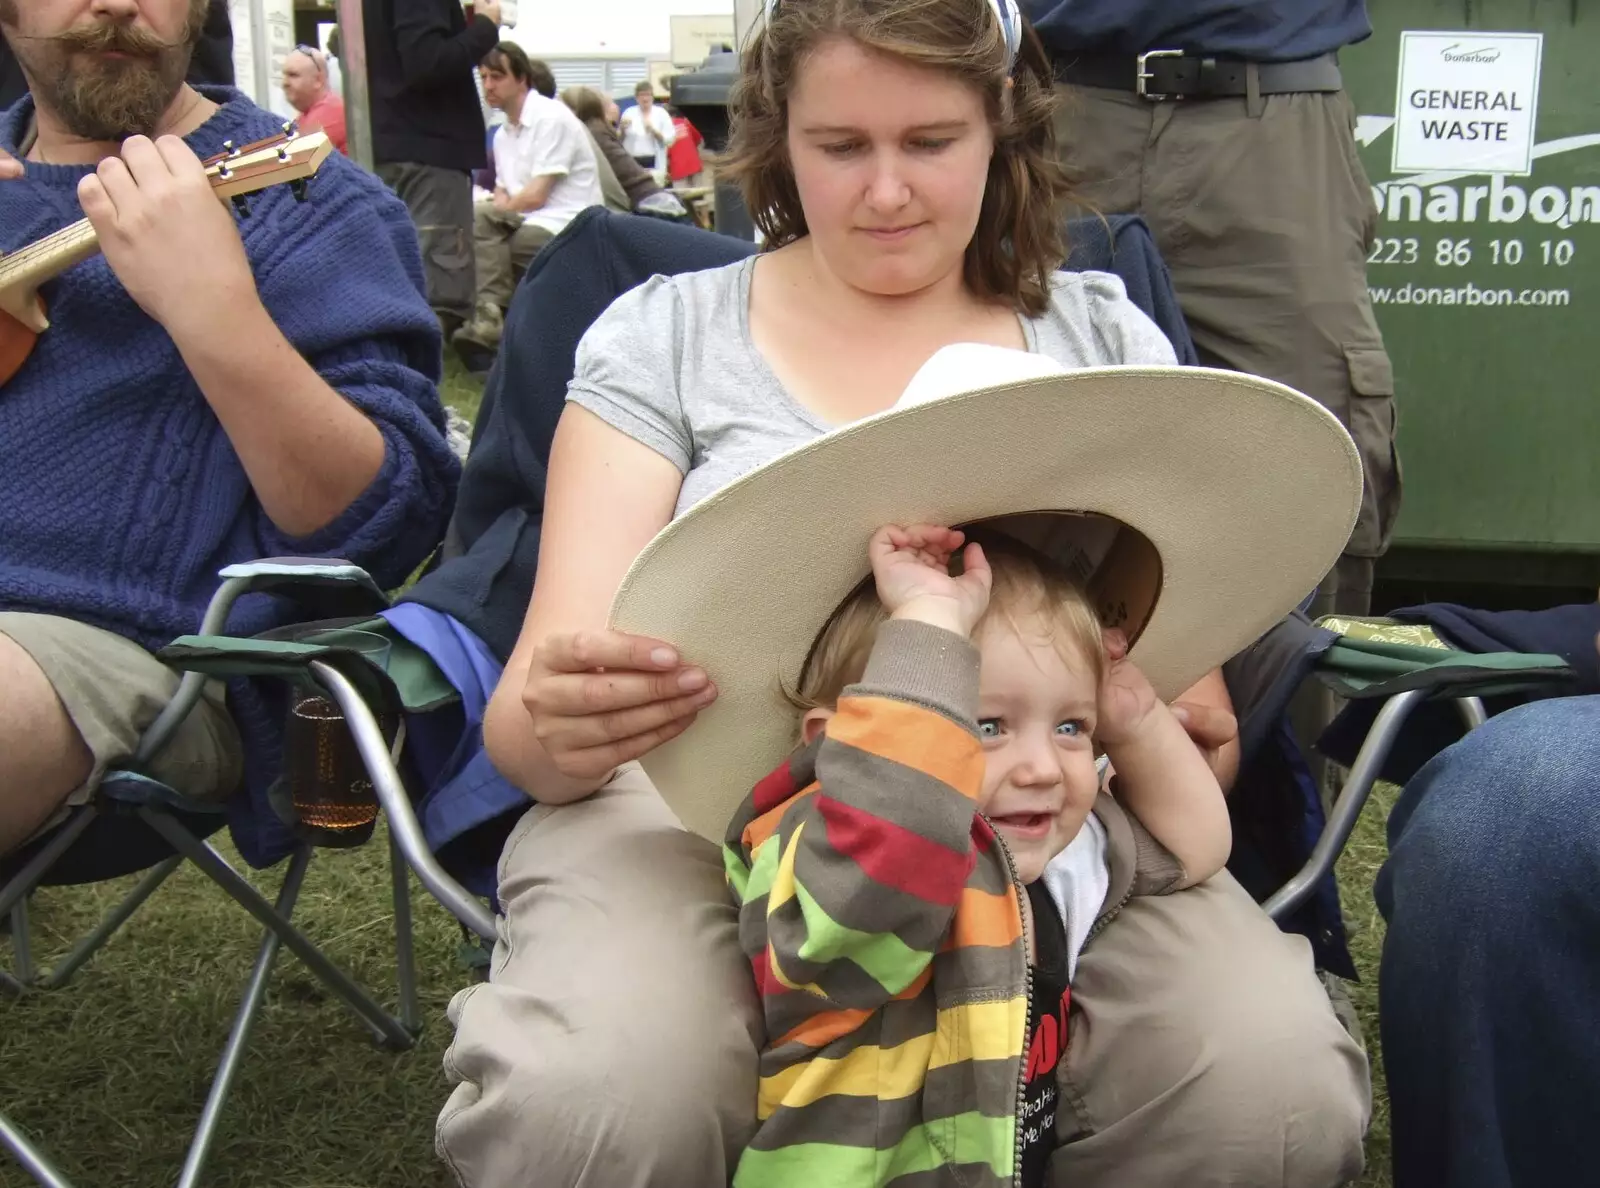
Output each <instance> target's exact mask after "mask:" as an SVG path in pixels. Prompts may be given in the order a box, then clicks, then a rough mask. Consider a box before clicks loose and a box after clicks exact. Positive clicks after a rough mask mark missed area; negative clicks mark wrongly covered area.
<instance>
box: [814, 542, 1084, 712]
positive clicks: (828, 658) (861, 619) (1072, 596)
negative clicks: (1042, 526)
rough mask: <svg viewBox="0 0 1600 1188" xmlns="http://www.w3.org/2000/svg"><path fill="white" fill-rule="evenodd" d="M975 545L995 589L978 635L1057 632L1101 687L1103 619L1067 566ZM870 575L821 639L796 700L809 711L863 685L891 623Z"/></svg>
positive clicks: (1058, 641)
mask: <svg viewBox="0 0 1600 1188" xmlns="http://www.w3.org/2000/svg"><path fill="white" fill-rule="evenodd" d="M967 539H968V540H976V541H977V542H978V543H979V544H981V545H982V546H983V553H984V556H985V557H986V558H988V561H989V569H990V571H991V572H992V573H993V575H994V583H993V586H992V588H991V590H990V594H989V606H988V609H987V610H985V611H984V613H983V617H982V618H981V619H980V620H979V621H978V625H977V627H976V628H974V630H973V635H974V636H976V635H977V634H978V632H979V631H981V630H982V629H983V626H984V624H986V623H988V622H989V621H990V620H992V619H993V618H994V617H995V616H996V615H1000V616H1003V617H1004V619H1005V621H1006V623H1007V624H1008V625H1009V626H1010V627H1011V628H1012V629H1013V630H1015V631H1019V632H1020V631H1021V630H1022V625H1021V624H1022V620H1024V619H1028V618H1035V617H1037V618H1039V619H1042V620H1043V621H1044V622H1045V623H1046V624H1047V625H1048V626H1049V628H1050V642H1051V643H1052V644H1054V645H1055V648H1056V650H1057V651H1058V652H1059V653H1060V655H1061V657H1062V658H1063V659H1064V660H1066V661H1067V663H1069V664H1074V665H1076V664H1085V663H1086V664H1088V666H1089V668H1090V670H1091V672H1092V674H1093V676H1094V683H1095V687H1096V688H1098V687H1099V685H1100V682H1101V680H1102V679H1103V678H1104V677H1105V670H1106V649H1105V641H1104V639H1103V638H1102V637H1101V634H1100V617H1099V616H1098V615H1097V614H1096V613H1095V610H1094V607H1093V606H1092V605H1090V602H1089V599H1088V595H1087V594H1085V593H1084V590H1083V588H1082V587H1081V586H1079V585H1078V584H1077V583H1076V582H1074V581H1073V580H1072V578H1071V577H1070V576H1068V574H1067V572H1066V571H1065V570H1064V569H1062V568H1061V567H1059V566H1057V565H1055V564H1053V563H1052V562H1051V561H1050V560H1049V558H1047V557H1046V556H1045V555H1044V554H1043V553H1040V552H1038V551H1036V550H1034V549H1031V548H1029V547H1028V546H1027V545H1024V544H1022V543H1021V542H1019V541H1016V540H1013V539H1012V538H1011V537H1008V536H1005V535H1002V534H998V533H995V532H977V531H968V532H967ZM888 617H889V616H888V612H887V611H885V610H884V608H883V604H882V603H881V602H879V601H878V591H877V587H876V585H875V584H874V582H873V580H872V578H871V577H870V576H869V577H868V578H867V579H866V580H865V581H863V582H862V583H861V585H859V586H857V587H856V588H855V590H854V591H852V592H851V594H850V596H849V597H848V598H846V599H845V600H844V602H842V603H841V604H840V605H839V609H838V610H836V611H834V612H833V616H832V618H830V619H829V620H828V622H827V624H826V625H825V626H824V627H823V628H822V630H821V631H820V632H819V633H818V634H817V638H816V640H815V641H814V642H813V643H812V645H811V651H810V653H809V654H808V655H807V657H806V662H805V665H804V667H803V668H802V669H801V671H800V680H799V682H798V684H797V685H796V686H795V688H794V689H793V691H791V692H790V693H789V700H790V702H791V703H792V704H793V705H794V706H795V707H796V708H797V709H799V710H801V711H802V712H804V711H806V710H813V709H832V708H834V706H835V705H837V704H838V701H839V695H840V694H841V693H843V692H844V690H845V686H847V685H850V684H852V683H854V682H855V681H858V680H860V679H861V674H862V673H863V672H865V671H866V668H867V657H868V656H869V655H870V654H871V652H872V643H873V640H874V639H875V638H876V637H877V632H878V626H879V624H881V623H883V622H884V620H886V619H887V618H888Z"/></svg>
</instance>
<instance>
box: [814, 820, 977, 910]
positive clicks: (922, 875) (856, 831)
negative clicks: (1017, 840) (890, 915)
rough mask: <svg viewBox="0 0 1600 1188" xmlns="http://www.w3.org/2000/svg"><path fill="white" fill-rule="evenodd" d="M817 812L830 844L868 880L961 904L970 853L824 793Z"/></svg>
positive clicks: (949, 904) (948, 903) (947, 903)
mask: <svg viewBox="0 0 1600 1188" xmlns="http://www.w3.org/2000/svg"><path fill="white" fill-rule="evenodd" d="M817 811H818V812H819V813H821V814H822V819H823V821H824V822H825V823H826V824H827V827H828V844H829V845H830V846H832V847H833V848H834V849H835V850H836V851H838V852H839V853H840V854H843V855H844V856H845V857H847V858H849V859H850V860H851V861H853V862H854V863H855V864H856V865H857V866H859V867H860V868H861V870H862V872H863V873H864V874H865V875H866V876H867V877H868V878H869V879H872V880H873V881H874V882H877V883H881V884H882V885H883V886H885V887H893V888H894V889H895V890H897V891H904V892H905V893H906V894H907V895H914V896H916V897H917V898H918V899H921V900H924V901H926V902H928V903H937V904H941V905H943V906H946V907H954V906H955V905H956V903H957V902H959V901H960V899H961V889H962V888H963V887H965V886H966V883H967V876H968V875H969V874H971V873H972V863H973V855H972V854H971V853H968V852H963V851H957V850H952V849H950V848H949V847H947V846H941V845H940V844H939V843H938V842H932V841H929V840H928V839H927V838H925V837H921V836H919V835H917V834H915V833H912V832H911V831H910V830H909V829H903V828H901V827H900V826H899V825H896V824H895V823H894V822H893V821H885V820H884V819H883V818H882V817H877V816H873V815H872V814H871V813H867V812H863V811H862V810H860V809H857V808H852V807H851V806H850V805H848V804H844V803H841V802H840V801H837V800H834V799H832V798H831V797H829V796H828V795H827V794H826V793H824V794H822V795H820V796H818V797H817Z"/></svg>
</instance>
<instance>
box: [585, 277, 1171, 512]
mask: <svg viewBox="0 0 1600 1188" xmlns="http://www.w3.org/2000/svg"><path fill="white" fill-rule="evenodd" d="M754 268H755V258H754V257H751V258H749V259H746V260H741V261H739V262H738V263H735V264H729V265H726V266H725V267H722V268H712V269H708V270H707V271H705V272H689V273H682V274H680V275H678V276H671V277H666V276H655V277H651V278H650V279H649V280H647V281H646V282H645V283H644V284H642V285H640V286H639V287H638V288H637V289H634V290H632V291H631V292H628V293H624V294H623V295H622V296H621V297H618V298H617V300H616V301H615V302H614V303H613V304H612V305H611V308H610V309H608V310H606V312H605V313H603V314H601V315H600V317H599V318H597V319H596V320H595V323H594V325H592V326H591V327H589V331H588V333H586V334H585V335H584V336H583V341H582V342H580V343H579V344H578V357H577V366H576V368H575V371H574V374H573V378H572V383H571V385H570V386H569V387H568V388H567V399H568V400H571V401H573V402H574V403H576V404H580V405H582V406H583V407H584V408H586V409H588V410H589V411H590V412H592V413H594V414H595V415H596V416H598V417H599V418H600V419H601V420H603V421H605V422H606V423H607V424H608V425H611V426H613V427H615V428H617V429H620V430H621V431H622V432H623V433H626V434H627V435H628V436H629V437H631V438H633V439H634V440H635V441H638V442H640V443H641V444H643V445H647V446H649V447H650V448H651V449H652V450H655V451H656V453H658V454H660V455H661V456H662V457H664V458H666V459H667V460H668V461H669V462H671V463H672V464H673V465H674V466H676V467H677V468H678V469H679V470H680V471H681V472H682V473H683V488H682V490H681V491H680V492H679V493H678V506H677V509H676V511H675V512H674V515H677V516H681V515H682V514H683V513H684V511H686V510H687V509H688V508H690V507H692V506H693V505H694V504H696V503H698V502H699V501H700V500H702V499H704V498H705V497H706V496H707V495H710V494H712V493H714V492H716V491H718V490H721V489H722V488H723V487H725V486H727V485H728V484H729V483H731V482H733V480H734V479H736V478H739V477H740V476H741V475H743V474H745V473H747V472H748V471H750V470H753V469H754V468H755V467H757V466H759V465H761V464H762V463H763V462H767V461H769V460H771V459H772V458H775V457H777V456H778V455H779V454H781V453H783V452H784V451H785V450H788V449H792V448H793V447H795V446H797V445H803V444H804V443H805V442H807V441H810V440H811V439H812V438H814V437H817V436H819V435H821V434H823V433H826V432H827V431H828V429H829V428H830V426H829V425H828V424H827V423H826V422H824V421H823V420H822V419H821V418H820V417H818V416H817V415H816V414H815V413H814V412H812V411H811V410H810V409H808V408H807V407H806V406H805V405H803V404H801V403H800V402H799V401H798V400H796V399H794V398H793V397H792V396H790V395H789V393H788V392H787V391H786V390H785V389H784V387H783V385H782V384H781V383H779V382H778V377H777V376H776V375H774V374H773V371H772V369H771V368H770V367H769V366H767V361H766V359H764V358H763V357H762V355H761V352H760V351H758V350H757V349H756V347H755V343H754V342H752V341H751V338H750V318H749V310H750V276H751V273H752V271H753V270H754ZM1051 288H1052V292H1051V299H1050V308H1049V309H1048V310H1047V311H1046V312H1045V313H1044V315H1043V316H1042V317H1038V318H1024V319H1022V330H1023V334H1024V336H1025V337H1026V339H1027V343H1028V349H1029V350H1030V351H1035V352H1038V353H1039V354H1043V355H1048V356H1049V357H1050V358H1052V359H1054V360H1055V361H1056V362H1058V363H1060V364H1062V365H1063V366H1064V367H1107V366H1113V365H1116V364H1125V363H1132V364H1138V363H1147V364H1167V365H1171V364H1174V363H1176V362H1177V358H1176V356H1175V355H1174V354H1173V350H1172V344H1171V343H1170V342H1168V341H1167V338H1166V336H1165V335H1164V334H1162V333H1161V331H1160V330H1159V329H1157V328H1156V324H1155V323H1154V322H1152V321H1151V320H1150V319H1149V318H1148V317H1146V316H1145V315H1144V313H1143V312H1142V311H1141V310H1140V309H1139V308H1138V307H1137V306H1135V305H1134V304H1133V303H1132V302H1131V301H1129V300H1128V295H1127V291H1126V290H1125V289H1123V287H1122V282H1121V281H1120V280H1119V279H1117V278H1116V277H1115V276H1112V275H1110V274H1109V273H1104V272H1058V273H1056V275H1055V278H1054V280H1053V282H1052V286H1051Z"/></svg>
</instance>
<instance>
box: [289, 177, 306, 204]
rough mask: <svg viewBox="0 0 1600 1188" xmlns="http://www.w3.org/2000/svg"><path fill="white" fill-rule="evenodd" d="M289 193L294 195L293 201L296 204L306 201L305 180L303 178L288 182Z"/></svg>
mask: <svg viewBox="0 0 1600 1188" xmlns="http://www.w3.org/2000/svg"><path fill="white" fill-rule="evenodd" d="M289 193H291V194H293V195H294V200H295V201H296V202H304V201H305V200H306V179H305V178H303V177H297V178H295V179H294V180H293V181H292V182H290V183H289Z"/></svg>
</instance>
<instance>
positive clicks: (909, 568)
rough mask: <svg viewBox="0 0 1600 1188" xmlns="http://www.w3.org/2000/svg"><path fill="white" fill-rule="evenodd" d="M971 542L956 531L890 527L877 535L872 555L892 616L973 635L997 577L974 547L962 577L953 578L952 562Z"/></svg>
mask: <svg viewBox="0 0 1600 1188" xmlns="http://www.w3.org/2000/svg"><path fill="white" fill-rule="evenodd" d="M965 540H966V537H965V536H963V535H962V534H961V533H960V532H958V531H957V530H956V529H954V528H940V527H936V526H934V525H932V524H913V525H911V526H910V527H908V528H901V527H899V526H898V525H895V524H886V525H884V526H883V527H882V528H879V529H878V530H877V531H876V532H874V533H873V534H872V540H871V542H870V543H869V544H868V545H867V556H868V557H869V558H870V559H871V561H872V576H873V578H874V580H875V581H876V582H877V586H878V601H879V602H881V603H883V608H884V609H885V610H886V611H888V612H889V616H890V618H894V619H915V620H917V621H919V622H923V623H931V624H933V625H934V626H935V627H943V628H945V629H946V630H947V631H953V632H955V633H956V634H957V635H962V636H970V635H971V634H972V629H973V628H974V627H975V626H977V623H978V620H979V619H981V618H982V617H983V612H984V610H985V609H986V608H987V607H988V605H989V586H990V582H991V581H992V575H991V573H990V571H989V562H988V561H987V560H986V559H985V558H984V555H983V549H982V548H981V547H980V546H979V545H977V544H969V545H967V547H966V551H965V552H964V553H962V557H961V561H962V574H961V576H960V577H951V576H950V559H951V558H952V557H954V556H955V555H956V552H957V551H958V550H960V549H961V546H962V543H963V542H964V541H965Z"/></svg>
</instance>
